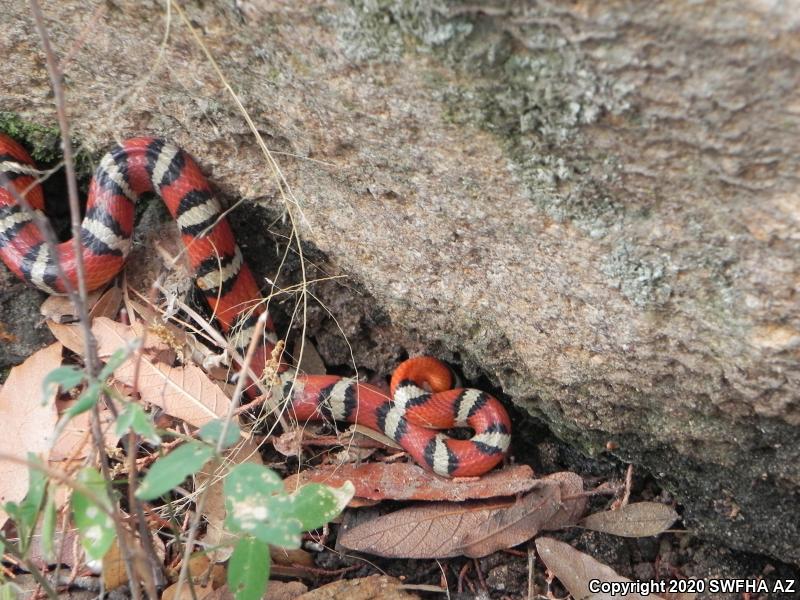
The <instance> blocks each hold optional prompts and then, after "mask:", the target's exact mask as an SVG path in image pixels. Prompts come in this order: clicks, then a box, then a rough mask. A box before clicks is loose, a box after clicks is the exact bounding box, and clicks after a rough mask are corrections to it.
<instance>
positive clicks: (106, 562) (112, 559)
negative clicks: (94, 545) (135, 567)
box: [103, 539, 128, 591]
mask: <svg viewBox="0 0 800 600" xmlns="http://www.w3.org/2000/svg"><path fill="white" fill-rule="evenodd" d="M126 583H128V573H127V572H126V570H125V560H124V559H123V558H122V551H121V550H120V547H119V542H118V541H117V539H115V540H114V543H113V544H112V545H111V548H109V549H108V552H106V555H105V556H104V557H103V585H104V586H105V588H106V589H107V590H109V591H111V590H115V589H117V588H118V587H120V586H122V585H125V584H126Z"/></svg>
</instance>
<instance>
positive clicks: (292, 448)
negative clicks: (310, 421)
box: [272, 429, 303, 456]
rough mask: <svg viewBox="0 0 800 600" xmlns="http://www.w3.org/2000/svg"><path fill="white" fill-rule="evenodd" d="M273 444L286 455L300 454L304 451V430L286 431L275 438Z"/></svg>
mask: <svg viewBox="0 0 800 600" xmlns="http://www.w3.org/2000/svg"><path fill="white" fill-rule="evenodd" d="M272 446H273V447H274V448H275V450H276V451H278V452H280V453H281V454H283V455H284V456H300V454H302V453H303V430H302V429H290V430H289V431H284V432H283V433H282V434H280V435H278V436H276V437H274V438H273V440H272Z"/></svg>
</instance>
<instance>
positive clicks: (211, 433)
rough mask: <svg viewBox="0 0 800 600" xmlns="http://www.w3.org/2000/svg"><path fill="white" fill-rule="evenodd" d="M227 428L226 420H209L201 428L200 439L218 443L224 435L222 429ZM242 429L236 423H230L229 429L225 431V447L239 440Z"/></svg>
mask: <svg viewBox="0 0 800 600" xmlns="http://www.w3.org/2000/svg"><path fill="white" fill-rule="evenodd" d="M224 428H225V422H224V421H220V420H219V419H216V420H214V421H209V422H208V423H206V424H205V425H203V426H202V427H201V428H200V431H198V432H197V433H198V435H199V436H200V439H202V440H204V441H206V442H208V443H209V444H214V445H216V444H217V442H218V441H219V438H220V437H222V430H223V429H224ZM239 435H240V430H239V426H238V425H237V424H236V423H230V424H229V425H228V430H227V431H226V432H225V439H224V440H223V441H222V447H223V448H229V447H231V446H233V445H234V444H235V443H236V442H238V441H239Z"/></svg>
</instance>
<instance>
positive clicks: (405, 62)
mask: <svg viewBox="0 0 800 600" xmlns="http://www.w3.org/2000/svg"><path fill="white" fill-rule="evenodd" d="M483 4H486V3H483ZM232 5H233V3H230V2H217V3H205V4H203V8H199V7H198V6H196V5H194V4H193V5H192V6H191V7H188V8H187V10H188V11H189V14H188V15H187V19H188V20H189V22H191V23H192V26H193V27H194V28H195V31H196V32H197V35H198V36H199V37H198V39H195V38H193V37H192V35H191V34H190V33H189V31H188V28H187V25H186V22H185V21H184V20H183V18H182V16H181V15H179V14H176V13H174V12H173V14H172V15H171V28H170V37H169V39H168V41H167V43H166V45H165V46H164V48H163V54H160V44H161V42H162V37H163V33H164V27H165V17H164V15H163V14H162V12H161V7H162V6H163V3H162V2H153V3H152V4H148V3H138V2H137V3H124V2H123V3H111V4H108V3H105V2H98V3H95V6H96V9H95V8H92V7H87V3H85V2H76V1H71V2H58V3H47V4H46V5H45V9H46V11H47V14H48V21H49V24H50V28H51V37H52V40H53V42H54V44H55V46H56V49H57V52H58V54H59V56H61V57H64V58H63V60H64V65H65V71H66V78H65V80H66V85H67V95H68V100H69V112H70V115H71V117H72V123H73V127H74V135H75V138H76V140H79V141H80V142H81V143H82V144H84V146H85V147H86V148H88V149H89V150H90V151H99V150H100V149H102V148H103V147H106V146H107V145H108V144H109V142H110V141H111V140H112V139H114V138H120V137H124V136H128V135H133V134H143V133H152V134H158V135H163V136H167V137H170V138H173V139H175V140H176V141H178V142H179V143H181V144H182V145H184V146H185V147H186V148H188V149H189V150H190V151H191V152H193V153H194V154H195V155H196V156H198V157H199V158H200V160H201V162H202V163H203V165H204V166H205V167H206V168H208V170H209V171H210V173H211V174H212V177H213V179H214V180H215V182H217V184H218V185H220V186H221V188H222V189H223V190H224V191H225V192H226V193H227V194H228V195H229V196H230V197H243V198H246V199H251V200H257V201H258V202H260V203H262V204H264V205H267V206H270V207H272V208H273V209H274V210H273V214H275V211H279V210H282V208H281V207H282V206H283V205H282V204H281V202H282V201H286V202H288V204H287V205H286V206H288V207H289V208H290V212H291V214H292V215H293V217H294V221H295V223H296V224H297V226H298V228H299V230H300V232H301V235H302V237H303V238H304V239H305V240H307V241H309V242H312V243H313V244H314V245H316V247H318V248H319V249H321V250H322V251H324V252H325V253H327V255H328V256H329V257H331V258H332V260H333V261H334V262H335V263H336V264H338V266H339V267H340V268H342V269H343V270H344V271H346V272H348V273H350V274H351V275H352V277H353V278H355V279H356V280H357V281H360V282H361V283H362V284H363V285H364V286H365V287H366V289H367V290H368V291H369V292H370V293H371V294H372V295H373V296H374V297H375V298H376V299H377V301H378V303H379V304H380V305H382V307H383V309H384V310H385V311H386V314H387V315H388V316H389V317H390V318H391V320H392V322H393V323H394V324H396V325H398V326H400V327H403V328H405V329H406V331H408V332H409V334H411V336H412V337H414V336H416V337H417V338H418V339H420V340H422V341H423V342H424V343H426V344H428V345H430V346H433V347H438V348H447V349H448V350H449V351H452V352H459V353H460V355H461V357H462V359H463V360H464V361H465V363H466V365H467V368H468V370H469V371H470V372H471V373H473V374H474V373H482V374H485V375H487V376H488V377H490V378H491V379H492V380H493V381H494V382H496V383H497V384H498V385H500V386H502V387H503V389H504V390H505V391H506V392H507V393H508V394H509V395H511V396H512V397H513V398H514V401H515V402H517V403H518V404H519V405H521V406H524V407H525V408H527V409H528V410H530V411H531V412H533V413H535V414H537V415H538V416H540V417H542V418H544V419H545V420H547V421H548V422H549V423H550V424H551V426H552V427H553V428H554V430H555V431H556V432H557V433H558V434H559V435H560V436H561V437H562V438H564V439H566V440H570V441H572V442H574V443H576V444H579V445H580V446H581V447H582V448H583V449H584V450H585V451H587V452H589V453H594V452H600V451H602V450H603V448H605V445H606V442H607V441H609V440H611V441H615V442H616V445H617V450H616V452H617V454H618V455H619V456H621V457H622V458H624V459H625V460H629V461H632V462H634V463H637V464H640V465H643V466H645V467H647V468H649V469H650V470H652V472H653V473H654V474H655V475H656V476H657V477H658V478H659V479H660V480H661V481H662V482H663V483H664V484H666V485H668V486H669V487H670V489H672V490H673V491H674V492H675V494H677V496H678V497H679V498H680V499H681V501H682V502H683V503H684V505H685V506H686V514H685V517H686V522H687V524H688V526H689V527H691V528H693V529H695V530H697V531H700V532H701V533H703V534H705V535H707V536H709V537H712V538H715V539H718V540H722V541H723V542H724V543H726V544H729V545H731V546H734V547H737V548H745V549H748V550H759V551H763V552H765V553H768V554H771V555H773V556H775V557H778V558H781V559H784V560H788V561H795V562H800V547H798V545H797V543H796V542H797V539H800V518H799V513H800V511H798V491H799V490H800V444H799V443H798V442H799V441H800V427H799V426H800V402H799V401H798V400H799V399H800V385H799V381H800V366H798V365H800V361H798V359H799V358H800V294H798V282H799V281H800V267H799V266H798V256H799V255H800V254H799V252H800V234H798V226H800V191H799V190H800V184H799V183H798V181H800V180H798V156H800V63H798V62H797V60H796V57H797V56H798V52H800V36H798V35H797V34H798V29H800V7H798V4H797V2H794V1H786V2H763V1H756V0H750V1H747V0H737V1H735V2H722V1H718V2H713V1H712V2H704V3H694V2H659V3H624V2H610V3H586V2H583V3H536V4H533V3H532V4H531V8H530V9H526V10H522V9H520V8H519V6H520V4H519V3H516V2H509V3H508V6H506V4H504V3H501V2H496V3H493V4H492V5H491V6H490V7H486V6H485V7H484V8H482V9H478V8H476V7H477V3H476V4H474V5H462V4H457V3H453V4H448V3H443V2H415V1H413V0H407V1H401V0H396V1H391V0H383V1H379V0H371V1H367V0H364V1H361V2H353V3H350V4H346V3H337V2H319V3H317V4H313V3H306V2H303V3H294V2H278V1H272V2H270V1H267V0H262V1H259V0H251V1H248V0H241V1H240V2H237V3H236V6H237V7H238V10H237V11H236V12H234V10H233V9H232V8H231V6H232ZM515 7H516V8H515ZM4 10H5V11H6V12H5V14H4V18H3V20H2V23H0V47H2V49H3V53H2V54H3V56H6V57H9V56H13V57H14V60H13V63H11V64H9V65H7V68H6V69H5V70H4V78H3V83H2V89H0V91H1V92H2V107H3V110H4V111H8V112H7V113H4V116H3V117H2V119H0V128H5V129H8V128H9V127H10V125H9V124H11V125H13V126H14V127H16V128H17V129H19V128H20V127H22V129H23V130H25V128H26V127H29V126H30V124H31V123H35V124H39V125H48V126H50V125H52V124H53V123H54V118H53V110H52V104H51V102H52V100H51V94H50V92H49V88H48V83H47V77H46V75H45V73H44V70H43V62H42V55H41V51H40V50H39V43H38V41H37V39H36V37H35V35H34V33H33V29H32V26H31V19H30V17H29V15H28V13H27V3H24V2H21V1H19V2H15V3H12V5H11V6H6V7H5V9H4ZM93 11H94V12H93ZM198 40H199V42H201V43H202V44H203V45H204V46H205V47H206V48H207V49H208V51H209V52H210V53H211V54H212V55H213V56H214V57H215V58H216V60H217V61H218V64H219V68H220V69H221V72H222V73H223V74H224V76H225V78H226V79H227V81H228V82H229V83H230V85H231V87H232V89H233V90H235V91H236V92H237V93H238V94H239V97H240V99H241V101H242V104H243V105H244V107H245V109H246V110H247V111H248V113H249V115H250V116H251V117H252V119H253V122H254V123H255V127H256V128H257V130H258V131H259V132H260V133H261V134H262V135H263V137H264V139H265V141H266V143H267V145H268V146H269V147H270V148H271V149H272V150H275V151H279V152H281V154H277V153H276V154H275V158H276V159H277V160H278V161H279V163H280V167H281V170H282V172H283V174H284V176H285V178H286V184H287V185H285V186H283V189H284V195H282V194H281V193H280V190H279V188H278V186H277V185H276V183H275V179H274V177H273V174H272V170H271V168H270V167H269V166H268V163H267V161H266V160H265V159H264V156H263V155H262V153H261V151H260V150H259V147H258V145H257V144H256V141H255V139H254V136H253V134H252V133H251V132H250V130H249V129H248V126H247V124H246V123H245V120H244V118H243V117H242V114H241V113H240V111H239V109H237V107H236V104H235V103H234V102H233V100H232V99H231V96H230V94H229V93H228V92H227V91H226V90H225V89H224V87H223V85H222V83H221V81H220V77H219V75H218V74H217V73H216V72H215V70H214V68H213V67H212V66H211V64H210V63H209V62H208V60H207V58H206V56H205V55H204V52H203V50H202V49H201V48H200V46H199V45H198ZM23 133H24V131H23ZM264 223H265V227H264V228H263V230H262V231H263V233H262V234H261V235H263V236H267V235H268V234H267V232H266V220H265V221H264ZM518 435H525V432H524V431H520V432H518Z"/></svg>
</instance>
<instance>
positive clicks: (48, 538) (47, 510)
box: [42, 493, 56, 562]
mask: <svg viewBox="0 0 800 600" xmlns="http://www.w3.org/2000/svg"><path fill="white" fill-rule="evenodd" d="M55 537H56V502H55V499H54V498H53V494H52V493H48V494H47V498H46V499H45V501H44V515H43V517H42V557H43V558H44V559H45V560H46V561H48V562H49V561H52V560H53V558H55V551H54V543H55Z"/></svg>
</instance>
